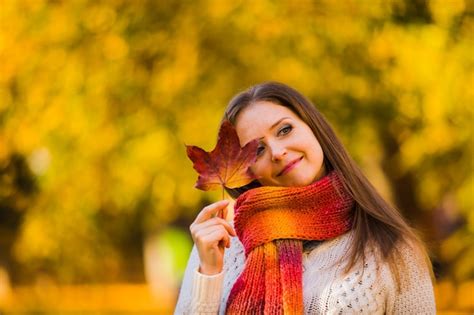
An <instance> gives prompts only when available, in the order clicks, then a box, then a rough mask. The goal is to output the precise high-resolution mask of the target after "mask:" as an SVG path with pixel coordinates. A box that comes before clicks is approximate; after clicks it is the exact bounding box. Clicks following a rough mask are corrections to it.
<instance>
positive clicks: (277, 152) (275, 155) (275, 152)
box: [271, 146, 286, 162]
mask: <svg viewBox="0 0 474 315" xmlns="http://www.w3.org/2000/svg"><path fill="white" fill-rule="evenodd" d="M271 150H272V162H277V161H281V160H282V159H283V158H284V156H285V155H286V149H285V148H284V147H276V146H275V147H272V149H271Z"/></svg>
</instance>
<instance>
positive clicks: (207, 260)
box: [189, 200, 236, 275]
mask: <svg viewBox="0 0 474 315" xmlns="http://www.w3.org/2000/svg"><path fill="white" fill-rule="evenodd" d="M228 204H229V201H228V200H221V201H218V202H215V203H212V204H210V205H208V206H207V207H205V208H203V209H202V210H201V212H199V214H198V215H197V217H196V220H194V222H193V223H192V224H191V226H190V227H189V229H190V231H191V235H192V237H193V241H194V244H196V248H197V250H198V253H199V259H200V267H199V272H201V273H202V274H205V275H214V274H218V273H220V272H221V271H222V267H223V265H224V250H225V248H229V247H230V237H231V236H236V233H235V230H234V229H233V228H232V226H231V225H230V224H229V223H228V222H227V221H226V220H224V219H223V218H220V217H218V216H215V215H216V214H217V213H221V212H226V207H227V205H228ZM221 210H222V211H221ZM223 217H224V218H225V217H226V215H223Z"/></svg>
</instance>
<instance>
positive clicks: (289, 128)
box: [278, 126, 293, 135]
mask: <svg viewBox="0 0 474 315" xmlns="http://www.w3.org/2000/svg"><path fill="white" fill-rule="evenodd" d="M292 129H293V127H292V126H285V127H283V128H281V129H280V131H279V132H278V134H284V135H286V134H287V133H289V132H290V131H291V130H292Z"/></svg>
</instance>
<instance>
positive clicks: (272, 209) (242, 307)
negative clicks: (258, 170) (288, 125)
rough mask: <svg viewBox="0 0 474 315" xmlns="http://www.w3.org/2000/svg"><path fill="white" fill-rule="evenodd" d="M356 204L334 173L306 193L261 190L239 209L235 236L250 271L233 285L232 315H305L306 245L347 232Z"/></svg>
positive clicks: (301, 190)
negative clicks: (242, 246) (243, 249)
mask: <svg viewBox="0 0 474 315" xmlns="http://www.w3.org/2000/svg"><path fill="white" fill-rule="evenodd" d="M353 207H354V201H353V199H352V197H351V196H350V195H349V194H348V193H347V192H346V191H345V189H344V187H343V185H342V181H341V179H340V177H339V175H338V173H337V172H335V171H333V172H331V173H330V174H328V175H327V176H325V177H323V178H322V179H320V180H318V181H317V182H315V183H313V184H311V185H308V186H305V187H268V186H265V187H260V188H256V189H252V190H249V191H247V192H246V193H244V194H242V195H241V196H240V197H239V198H238V199H237V201H236V203H235V230H236V232H237V236H238V237H239V239H240V240H241V241H242V243H243V244H244V247H245V252H246V256H247V260H246V266H245V269H244V271H243V273H242V274H241V276H240V277H239V279H238V280H237V282H236V283H235V284H234V287H233V288H232V291H231V293H230V296H229V300H228V304H227V312H228V313H229V314H249V313H252V314H301V313H302V312H303V289H302V273H303V272H302V253H303V244H302V240H324V239H329V238H334V237H336V236H339V235H341V234H343V233H345V232H347V231H348V230H349V229H350V228H351V225H352V211H351V210H352V209H353Z"/></svg>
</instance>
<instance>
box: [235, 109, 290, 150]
mask: <svg viewBox="0 0 474 315" xmlns="http://www.w3.org/2000/svg"><path fill="white" fill-rule="evenodd" d="M286 119H288V120H294V119H298V116H297V115H296V114H295V113H293V112H292V111H291V110H290V109H289V108H287V107H285V106H282V105H278V104H275V103H271V102H268V101H261V102H257V103H254V104H251V105H249V106H248V107H246V108H244V109H243V110H242V111H241V112H240V113H239V114H238V116H237V119H236V123H235V126H236V130H237V134H238V135H239V139H240V144H241V145H245V144H246V143H247V142H249V141H251V140H253V139H257V138H261V137H263V136H265V134H267V133H269V132H271V131H272V129H273V128H276V127H277V126H278V124H279V123H280V122H282V121H285V120H286Z"/></svg>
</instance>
